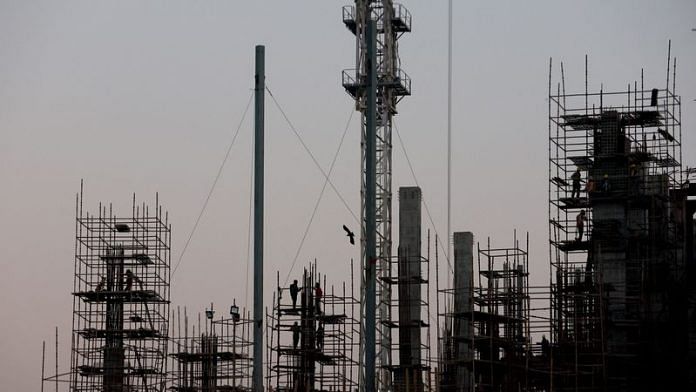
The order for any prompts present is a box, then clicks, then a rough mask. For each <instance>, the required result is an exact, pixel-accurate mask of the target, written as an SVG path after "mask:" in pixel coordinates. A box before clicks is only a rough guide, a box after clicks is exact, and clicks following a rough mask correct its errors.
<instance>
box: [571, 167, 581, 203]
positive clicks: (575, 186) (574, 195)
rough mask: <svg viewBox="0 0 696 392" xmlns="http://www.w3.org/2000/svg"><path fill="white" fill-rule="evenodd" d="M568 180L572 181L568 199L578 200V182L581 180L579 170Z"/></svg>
mask: <svg viewBox="0 0 696 392" xmlns="http://www.w3.org/2000/svg"><path fill="white" fill-rule="evenodd" d="M570 179H571V180H573V190H572V191H571V192H570V198H571V199H576V198H577V199H579V198H580V180H581V179H582V175H581V174H580V169H577V170H575V173H573V175H572V176H570Z"/></svg>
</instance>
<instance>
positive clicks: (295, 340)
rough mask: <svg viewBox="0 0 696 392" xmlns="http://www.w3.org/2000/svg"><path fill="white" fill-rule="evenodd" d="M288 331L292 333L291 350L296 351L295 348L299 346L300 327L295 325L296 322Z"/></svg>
mask: <svg viewBox="0 0 696 392" xmlns="http://www.w3.org/2000/svg"><path fill="white" fill-rule="evenodd" d="M290 330H291V331H292V348H293V349H297V346H298V345H299V344H300V326H299V324H297V321H295V324H293V325H292V327H290Z"/></svg>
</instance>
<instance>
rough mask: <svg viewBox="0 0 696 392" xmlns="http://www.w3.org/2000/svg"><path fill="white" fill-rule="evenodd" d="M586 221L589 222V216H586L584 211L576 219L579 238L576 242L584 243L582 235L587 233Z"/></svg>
mask: <svg viewBox="0 0 696 392" xmlns="http://www.w3.org/2000/svg"><path fill="white" fill-rule="evenodd" d="M585 221H587V216H586V215H585V210H582V211H580V213H579V214H578V216H577V217H575V225H576V226H577V228H578V237H577V238H576V239H575V241H582V235H583V233H584V231H585Z"/></svg>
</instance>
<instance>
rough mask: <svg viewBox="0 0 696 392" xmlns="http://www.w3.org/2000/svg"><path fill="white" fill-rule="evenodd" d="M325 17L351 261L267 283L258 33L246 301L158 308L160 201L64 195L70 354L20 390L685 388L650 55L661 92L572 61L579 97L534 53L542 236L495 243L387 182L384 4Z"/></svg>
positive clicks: (690, 219)
mask: <svg viewBox="0 0 696 392" xmlns="http://www.w3.org/2000/svg"><path fill="white" fill-rule="evenodd" d="M341 15H342V21H336V22H337V23H340V22H342V23H343V24H344V25H345V28H346V30H347V31H346V39H353V40H354V41H355V58H354V60H355V64H354V65H352V66H350V67H349V69H346V70H343V71H340V70H337V73H339V72H340V73H341V84H342V86H338V85H337V86H336V88H343V89H344V90H345V92H346V93H347V94H348V95H349V97H350V98H351V99H352V100H353V101H354V105H355V106H354V109H355V110H356V112H357V113H358V114H359V115H360V121H361V127H360V129H361V138H360V140H361V144H360V148H361V186H360V189H355V190H354V192H360V197H361V200H360V201H361V205H360V228H359V231H358V230H356V232H355V233H352V232H351V231H350V230H349V229H348V228H347V227H346V226H344V229H345V231H346V235H347V237H348V238H349V240H350V241H351V243H353V241H355V243H357V245H356V246H359V247H360V254H361V259H360V260H352V259H350V260H331V262H332V263H341V264H342V265H349V266H350V271H351V273H350V276H335V275H331V274H330V273H328V272H323V271H322V265H321V264H318V263H317V262H316V261H315V262H307V263H306V264H305V265H302V266H301V269H300V267H298V268H296V269H295V270H294V272H293V275H292V277H291V276H290V274H288V279H285V280H284V279H282V277H281V272H280V271H268V270H264V264H263V263H264V248H263V247H264V245H263V244H264V223H267V224H272V222H265V221H264V116H265V113H264V110H265V108H264V102H265V100H266V98H267V97H266V94H267V93H268V92H269V91H270V90H268V89H267V87H266V85H265V47H264V46H257V47H256V51H255V56H256V57H255V61H256V70H255V75H253V76H252V75H249V79H251V78H252V77H253V80H254V83H255V85H254V120H255V122H254V124H255V125H254V141H255V144H254V163H253V169H254V178H253V180H254V183H253V184H254V187H253V189H254V195H253V231H252V232H251V233H250V236H251V237H252V238H253V263H254V264H253V268H254V274H253V276H254V279H253V281H252V282H251V283H250V284H253V286H254V288H253V293H254V298H253V306H252V307H251V308H250V309H244V308H242V307H240V306H238V305H237V302H232V301H230V302H232V303H231V304H215V303H210V304H208V303H205V304H200V305H201V306H200V308H199V309H195V310H193V311H191V309H186V308H183V307H181V306H179V305H178V304H177V299H176V298H172V296H171V293H170V291H171V290H170V288H171V284H172V280H171V278H172V268H173V267H174V266H173V265H172V257H171V252H172V249H171V237H172V231H173V229H172V227H171V224H170V220H169V215H168V212H166V211H165V210H164V208H163V207H162V206H161V205H160V203H159V196H158V198H157V199H156V201H155V204H154V205H147V204H144V203H141V202H139V201H137V200H136V198H135V196H133V200H132V208H131V210H130V211H125V212H124V211H115V210H114V208H113V207H112V206H111V205H110V204H101V203H100V204H99V206H98V208H97V210H96V211H90V210H89V209H88V208H85V207H84V206H83V204H84V203H83V200H84V197H85V196H84V193H85V192H84V191H83V189H80V192H79V194H78V197H77V200H76V205H75V215H76V216H75V217H76V221H75V222H76V223H75V258H74V281H73V287H72V290H71V295H72V296H73V312H72V316H73V317H72V335H71V347H70V352H71V355H70V366H69V370H67V371H66V372H65V373H61V374H59V372H58V370H56V374H51V375H49V374H46V373H49V372H48V371H46V372H44V367H45V366H44V364H43V363H42V384H41V385H42V389H41V390H42V391H43V390H44V385H45V386H46V389H47V390H50V389H51V386H52V385H53V383H54V382H55V383H56V390H58V382H59V381H60V382H62V384H60V385H61V388H65V389H64V390H66V391H70V392H73V391H74V392H97V391H100V392H125V391H142V392H154V391H160V392H164V391H167V390H171V391H180V392H213V391H264V390H265V391H287V392H300V391H303V392H310V391H317V392H319V391H322V392H323V391H326V392H329V391H331V392H339V391H344V392H353V391H361V392H362V391H366V392H376V391H394V392H424V391H442V392H448V391H452V392H454V391H457V392H466V391H471V392H474V391H487V392H488V391H490V392H493V391H501V392H502V391H505V392H513V391H575V392H579V391H583V392H584V391H588V392H589V391H660V390H694V388H696V259H695V253H696V244H695V241H694V240H695V239H696V232H695V230H694V229H695V228H696V224H695V222H694V213H696V170H693V169H689V168H688V167H687V166H686V164H685V163H684V162H683V156H682V124H681V117H682V116H681V105H682V102H681V97H680V96H679V95H677V94H676V92H675V91H676V89H677V82H676V75H677V72H676V60H675V59H674V58H673V57H671V56H672V55H671V52H669V53H668V56H667V58H668V63H667V68H666V69H667V79H666V83H665V84H664V85H662V86H647V85H644V79H643V71H641V75H640V79H639V80H634V79H633V78H627V79H626V80H622V81H620V82H621V83H625V85H626V88H625V89H624V90H622V91H603V90H599V91H591V90H589V89H588V82H587V78H588V76H587V58H586V63H585V90H584V91H573V92H566V85H565V76H566V75H565V70H564V68H563V64H554V63H553V61H550V62H549V69H548V96H547V97H544V98H547V101H548V116H547V118H545V119H544V120H545V121H546V120H547V121H548V172H547V173H546V174H547V177H548V195H547V196H548V200H547V201H548V234H547V235H548V237H546V235H545V234H543V233H531V235H530V233H522V232H518V231H517V230H515V229H514V226H513V223H512V222H511V223H510V225H511V226H510V228H509V229H508V228H506V229H505V230H508V232H509V233H511V235H510V237H509V238H508V239H500V238H498V239H491V238H482V237H478V236H477V234H476V233H474V232H471V231H466V230H452V231H451V232H450V231H449V230H450V229H451V228H450V227H448V232H447V233H444V235H442V236H440V234H437V233H431V230H430V228H429V226H428V224H427V222H425V212H426V211H425V209H427V208H428V206H427V204H424V198H425V197H426V196H427V195H428V193H429V192H435V191H434V190H429V189H421V187H419V186H416V185H412V186H401V187H399V188H398V189H393V186H392V167H393V164H392V146H393V143H392V139H393V138H392V134H393V131H394V117H395V116H396V115H397V114H398V112H399V111H398V110H397V106H398V105H399V103H400V102H401V101H402V100H403V99H407V98H408V97H409V96H410V95H411V93H412V88H411V79H410V77H409V76H408V74H407V73H406V71H405V70H403V69H401V66H402V65H403V66H404V67H405V66H407V64H402V62H401V60H400V56H399V45H398V43H399V41H400V40H402V39H407V37H408V34H409V33H411V32H412V15H411V13H410V12H409V10H408V9H407V8H406V6H404V5H401V4H397V3H393V2H392V1H391V0H382V1H367V0H356V1H355V4H351V5H347V6H345V7H343V8H342V11H341ZM669 50H670V51H671V47H670V49H669ZM250 54H251V53H250ZM345 60H346V61H350V59H349V58H348V57H346V59H345ZM558 65H560V67H559V66H558ZM556 69H559V70H560V72H556V71H554V70H556ZM653 71H654V70H653ZM658 71H659V72H660V74H662V72H663V71H662V70H658ZM556 74H560V76H556ZM540 98H541V97H540ZM273 99H274V100H275V98H273ZM690 126H691V127H692V126H693V125H690ZM528 132H540V131H538V130H534V131H532V130H528ZM409 164H410V163H409ZM537 174H538V175H542V171H540V172H539V173H537ZM327 181H328V177H327ZM392 201H394V202H395V203H392ZM251 213H252V212H250V214H251ZM393 213H394V214H398V225H395V226H397V227H392V220H393V219H392V214H393ZM428 214H429V212H428ZM250 221H251V219H250ZM448 224H449V221H448ZM393 233H398V235H397V236H395V237H392V234H393ZM535 236H536V237H535ZM354 237H356V238H354ZM530 238H542V239H546V238H547V240H548V249H549V252H548V254H547V255H544V254H534V255H532V254H531V253H530ZM189 239H190V238H189ZM347 241H348V240H347ZM531 241H534V240H531ZM501 243H502V244H505V245H504V246H501V245H498V244H501ZM187 245H188V244H187ZM450 250H451V257H449V254H450ZM441 252H442V253H443V254H441ZM62 262H67V261H62ZM531 264H534V265H543V266H545V267H544V270H547V271H548V273H547V275H545V276H536V277H535V276H532V272H530V265H531ZM293 266H294V263H293ZM533 278H534V279H533ZM532 281H534V282H545V283H544V284H536V283H535V284H532V283H531V282H532ZM67 286H68V285H67V284H66V287H67ZM264 294H267V295H272V301H271V303H264V301H263V298H264ZM228 306H229V310H228V309H227V307H228ZM56 355H57V353H56ZM43 361H44V362H45V355H44V359H43Z"/></svg>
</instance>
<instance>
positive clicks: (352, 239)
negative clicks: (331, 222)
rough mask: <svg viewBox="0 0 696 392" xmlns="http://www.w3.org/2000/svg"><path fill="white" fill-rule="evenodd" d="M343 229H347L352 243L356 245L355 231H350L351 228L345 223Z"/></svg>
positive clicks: (347, 234)
mask: <svg viewBox="0 0 696 392" xmlns="http://www.w3.org/2000/svg"><path fill="white" fill-rule="evenodd" d="M343 230H345V231H346V236H347V237H348V238H350V244H351V245H355V233H353V232H352V231H350V229H349V228H348V227H346V225H343Z"/></svg>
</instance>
